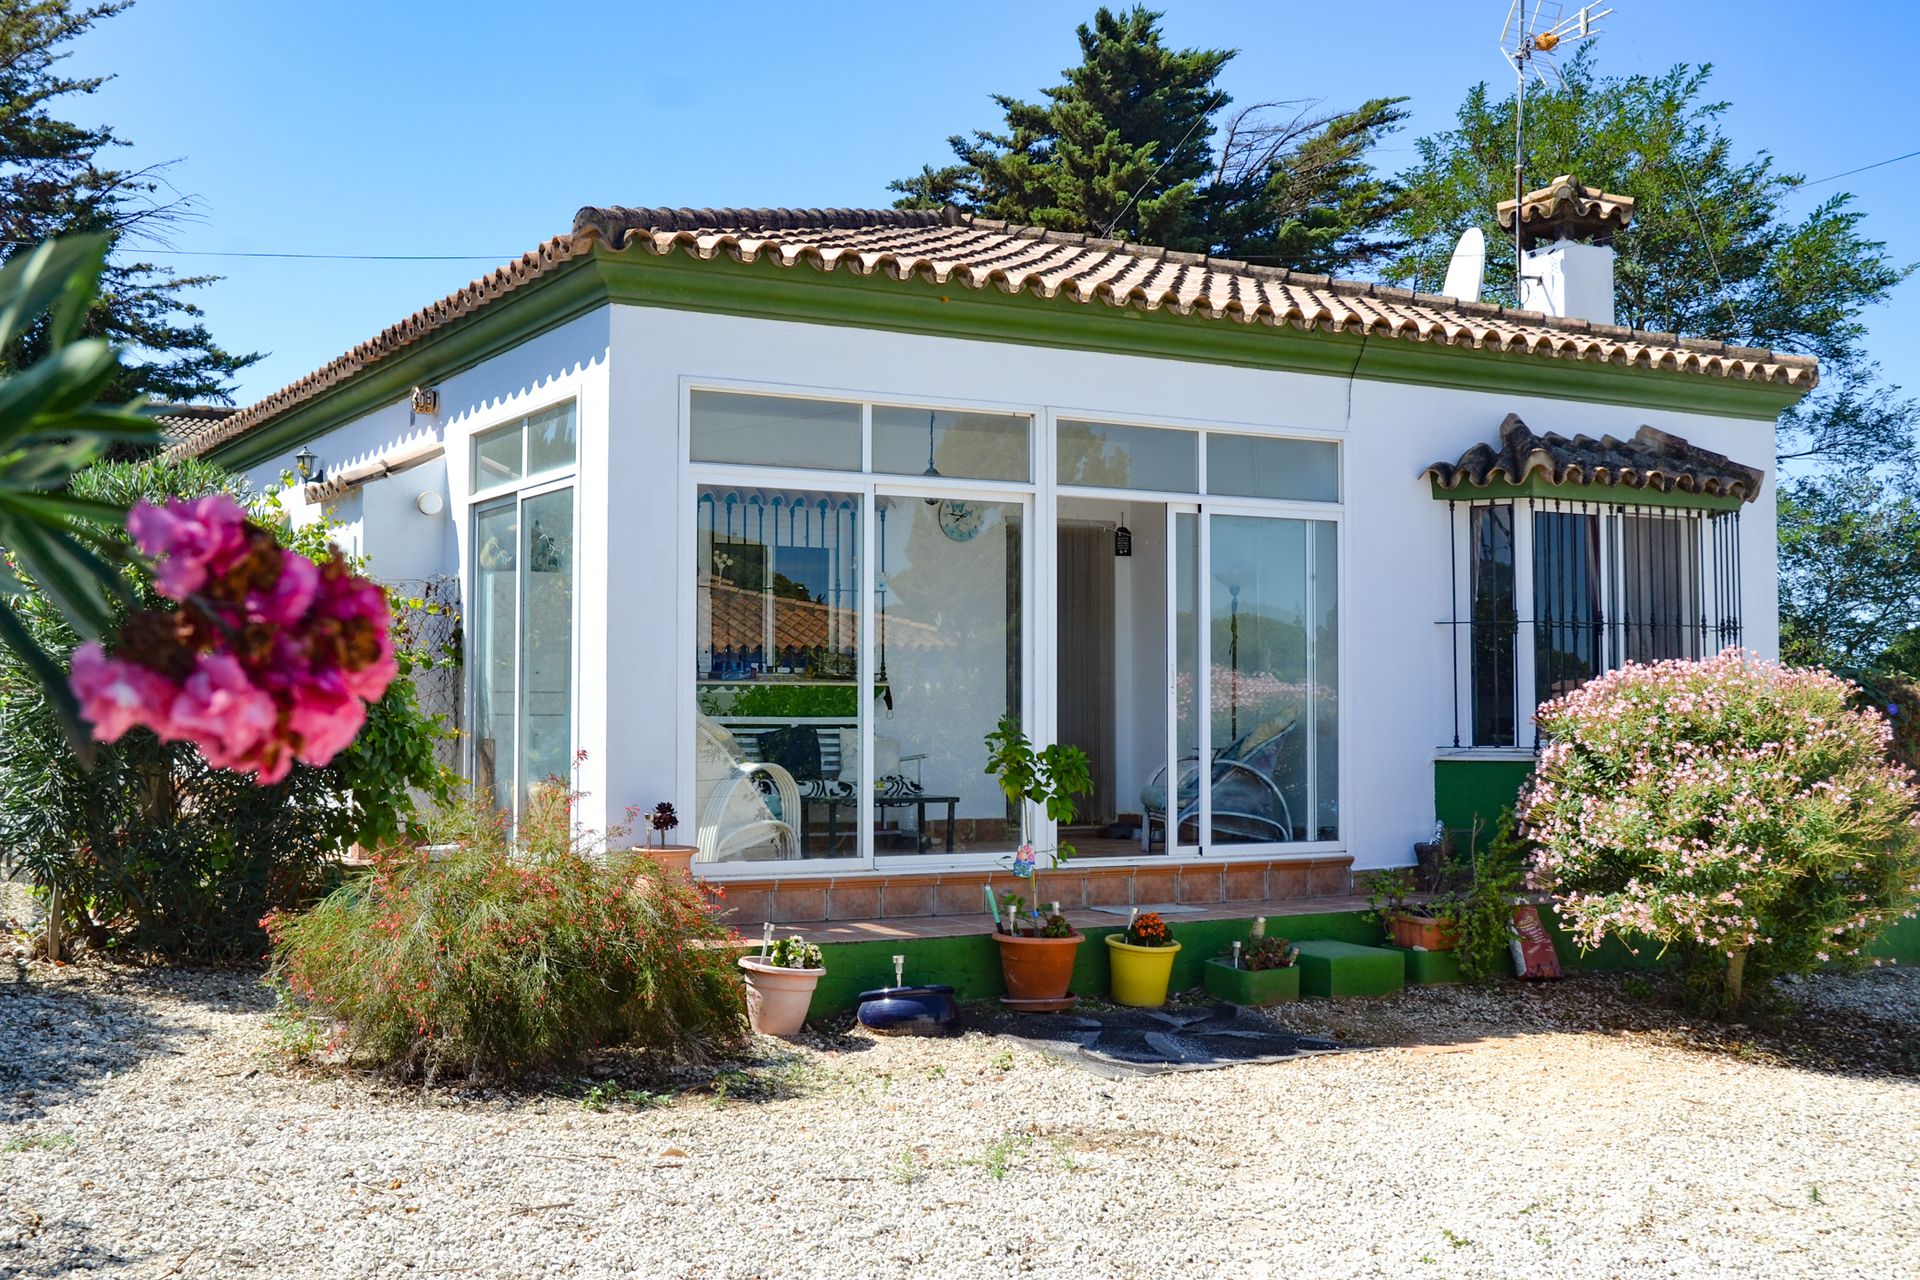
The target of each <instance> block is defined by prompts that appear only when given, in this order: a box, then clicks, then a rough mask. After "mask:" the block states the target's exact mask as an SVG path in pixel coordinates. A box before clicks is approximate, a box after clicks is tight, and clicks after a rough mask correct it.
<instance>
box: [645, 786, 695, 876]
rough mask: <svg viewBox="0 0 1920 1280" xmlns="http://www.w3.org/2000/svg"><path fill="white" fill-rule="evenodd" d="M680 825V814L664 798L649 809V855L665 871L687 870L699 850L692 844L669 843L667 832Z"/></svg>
mask: <svg viewBox="0 0 1920 1280" xmlns="http://www.w3.org/2000/svg"><path fill="white" fill-rule="evenodd" d="M679 825H680V815H679V814H677V813H675V812H674V809H673V806H672V805H671V804H669V803H668V802H667V801H665V800H662V801H661V802H660V803H659V804H657V805H655V806H653V808H651V809H649V810H647V856H648V857H650V858H652V859H653V860H654V861H655V862H657V863H659V864H660V869H661V870H663V871H686V870H687V869H688V868H689V867H690V866H691V864H692V862H693V855H694V854H696V853H698V852H699V850H698V849H696V848H695V847H694V846H692V845H690V844H668V843H667V833H668V832H669V831H672V830H673V829H674V828H675V827H678V826H679Z"/></svg>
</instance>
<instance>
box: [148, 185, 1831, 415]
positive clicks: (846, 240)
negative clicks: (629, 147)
mask: <svg viewBox="0 0 1920 1280" xmlns="http://www.w3.org/2000/svg"><path fill="white" fill-rule="evenodd" d="M1582 190H1584V189H1582ZM1596 194H1597V193H1596ZM1583 198H1585V197H1583ZM1603 199H1605V200H1613V199H1614V198H1613V197H1603ZM1616 203H1617V201H1616ZM596 245H603V246H605V247H606V248H607V249H611V250H613V251H615V252H639V253H649V254H654V255H658V256H665V255H669V254H673V253H684V254H687V255H688V256H690V257H693V258H696V259H701V260H712V259H715V258H718V257H721V256H723V255H724V256H725V257H727V258H730V259H732V260H735V261H739V262H748V263H750V262H754V261H757V260H759V259H761V258H763V257H764V258H771V259H773V260H774V261H776V262H778V263H779V264H780V265H782V266H785V267H790V268H797V267H799V266H800V265H801V264H803V263H804V264H806V265H809V266H812V267H814V268H817V269H819V270H824V271H833V270H836V269H839V268H841V267H845V268H846V269H847V270H849V271H852V272H854V273H855V274H858V275H863V276H871V275H875V274H882V273H883V274H885V275H886V276H887V277H888V278H891V279H895V280H903V281H904V280H907V279H910V278H919V279H922V280H926V281H929V282H932V283H935V284H945V283H948V282H949V281H953V280H958V281H960V282H961V283H963V284H965V285H967V286H968V287H971V288H975V289H985V288H987V287H989V286H991V287H994V288H998V289H1000V290H1002V291H1004V292H1007V293H1012V294H1018V293H1033V294H1036V295H1038V296H1040V297H1049V298H1050V297H1056V296H1059V295H1061V294H1065V295H1066V296H1067V297H1068V298H1071V299H1072V300H1074V301H1076V302H1081V303H1092V302H1095V301H1099V302H1103V303H1106V304H1108V305H1110V306H1123V307H1132V308H1136V309H1138V310H1142V311H1158V310H1164V311H1170V312H1172V313H1174V314H1176V315H1196V314H1197V315H1201V316H1206V317H1209V318H1217V319H1232V320H1236V321H1239V322H1241V323H1245V324H1254V323H1259V324H1267V325H1272V326H1275V327H1287V328H1295V329H1306V330H1319V331H1322V332H1326V333H1348V334H1354V335H1360V334H1368V335H1373V336H1377V337H1393V338H1402V339H1406V340H1408V341H1415V342H1433V343H1439V344H1441V345H1446V346H1462V347H1471V348H1475V349H1478V350H1489V351H1509V352H1524V353H1528V354H1533V355H1538V356H1543V357H1553V358H1559V359H1570V360H1582V361H1594V362H1603V363H1608V364H1615V365H1622V366H1627V367H1638V368H1647V369H1677V370H1681V371H1683V372H1687V373H1695V374H1701V375H1704V376H1710V377H1719V378H1727V379H1732V380H1734V381H1742V382H1764V383H1770V384H1775V385H1779V386H1784V387H1790V388H1794V389H1800V390H1804V389H1807V388H1810V387H1812V386H1813V385H1814V383H1815V382H1816V381H1817V379H1818V377H1819V373H1818V364H1817V362H1816V361H1815V360H1814V359H1813V358H1812V357H1809V356H1795V355H1779V354H1775V353H1773V352H1770V351H1753V350H1748V349H1746V348H1737V347H1729V346H1727V345H1725V344H1723V343H1716V342H1709V341H1703V340H1700V339H1693V338H1684V339H1683V338H1680V337H1677V336H1676V335H1674V334H1669V333H1640V332H1637V331H1633V330H1628V329H1621V328H1618V327H1615V326H1600V325H1590V324H1588V323H1587V322H1585V321H1580V320H1559V319H1549V318H1547V317H1545V316H1543V315H1540V314H1539V313H1537V312H1527V311H1517V310H1514V309H1511V308H1503V307H1498V306H1494V305H1492V304H1489V303H1479V302H1464V301H1460V300H1458V299H1452V298H1437V297H1433V296H1431V295H1424V294H1415V293H1413V292H1411V291H1409V290H1406V289H1395V288H1389V287H1387V286H1385V285H1376V284H1365V283H1358V282H1352V281H1343V280H1333V279H1330V278H1329V277H1326V276H1321V275H1309V274H1305V273H1298V272H1290V271H1285V270H1281V269H1279V268H1274V267H1262V266H1257V265H1249V264H1246V263H1242V262H1237V261H1232V260H1228V259H1220V260H1213V259H1208V258H1206V257H1204V256H1201V255H1198V254H1190V253H1174V252H1170V251H1168V250H1166V249H1162V248H1158V247H1156V246H1152V245H1137V244H1128V243H1125V242H1122V241H1117V240H1103V239H1100V238H1098V237H1095V236H1088V235H1084V234H1078V233H1068V232H1059V231H1047V230H1044V229H1042V228H1039V227H1025V226H1019V225H1017V224H1008V223H1004V222H997V221H993V220H991V219H986V218H971V217H967V216H965V215H962V214H960V213H957V212H956V211H954V210H951V209H945V210H938V211H934V210H900V209H824V210H813V209H646V208H637V209H629V208H622V207H610V208H595V207H588V208H585V209H582V210H580V212H579V213H578V214H576V215H575V217H574V229H573V231H572V233H571V234H569V235H564V236H558V237H556V238H554V239H552V240H550V241H548V242H547V243H546V244H544V245H542V246H540V248H539V249H537V250H535V251H534V252H532V253H529V254H527V255H525V256H524V257H522V258H520V259H519V260H518V261H515V262H512V263H509V264H508V265H506V266H504V267H502V268H500V269H499V270H497V271H495V272H493V273H492V274H490V275H488V276H486V277H484V278H482V279H480V280H476V281H475V282H474V283H472V284H470V285H468V286H467V287H466V288H464V289H461V290H459V291H458V292H456V293H454V294H452V295H450V296H448V297H446V298H444V299H442V300H441V301H439V302H436V303H434V304H433V305H432V306H430V307H427V308H426V309H424V310H422V311H419V312H417V313H415V314H414V315H412V316H409V317H408V318H407V319H405V320H402V321H401V322H400V323H399V324H396V325H394V326H392V327H391V328H389V329H387V330H385V331H384V332H382V333H380V334H379V335H377V336H375V337H374V338H372V339H370V340H368V341H367V342H364V343H362V344H361V345H360V346H358V347H355V348H354V349H353V350H352V351H349V352H347V353H346V354H345V355H343V356H341V357H339V358H338V359H336V360H334V361H333V362H331V363H330V364H328V365H326V366H325V367H323V368H321V369H319V370H317V371H315V372H314V373H311V374H309V375H307V376H306V377H305V378H302V379H301V380H300V381H298V382H295V383H293V384H292V385H291V386H288V387H286V388H284V389H282V390H280V391H277V392H275V393H274V394H272V395H270V396H268V397H266V398H265V399H263V400H261V401H259V402H258V403H256V404H254V405H251V406H249V407H248V408H246V409H243V410H241V411H240V412H238V413H235V414H233V415H231V416H230V417H228V418H226V419H225V420H224V421H222V422H221V423H219V424H217V425H215V426H213V427H211V428H209V429H208V430H205V431H202V432H199V433H197V434H195V435H194V436H193V437H192V439H191V440H190V441H187V442H183V443H182V444H180V445H176V446H175V452H186V453H196V452H201V451H204V450H206V449H210V448H213V447H215V446H216V445H219V444H222V443H225V442H226V441H228V440H231V439H233V438H235V437H237V436H239V435H241V434H243V433H245V432H247V431H250V430H252V429H253V428H255V427H257V426H259V425H260V424H262V423H264V422H267V421H269V420H270V419H272V418H274V417H276V416H277V415H279V414H280V413H283V412H285V411H286V410H288V409H290V408H292V407H294V406H295V405H297V404H299V403H301V402H302V401H305V400H308V399H311V398H312V397H314V396H316V395H319V394H321V393H322V392H324V391H326V390H328V389H329V388H331V387H333V386H335V385H337V384H339V383H340V382H343V381H345V380H346V379H348V378H351V377H353V376H354V375H355V374H357V373H359V372H360V371H361V370H363V369H366V368H368V367H370V366H372V365H373V364H375V363H377V362H379V361H380V360H382V359H384V358H385V357H387V356H389V355H392V354H394V353H395V352H398V351H400V350H402V349H404V348H405V347H407V346H409V345H410V344H412V343H414V342H417V341H419V340H421V339H422V338H424V337H426V336H427V335H428V334H431V333H433V332H434V331H436V330H438V329H441V328H443V327H445V326H447V325H449V324H453V323H455V322H457V321H459V320H460V319H462V318H463V317H465V316H467V315H470V314H471V313H473V312H474V311H476V310H478V309H479V308H481V307H484V306H486V305H488V304H489V303H491V302H494V301H496V300H497V299H500V298H502V297H505V296H506V295H508V294H510V293H512V292H514V291H515V290H516V289H519V288H521V287H523V286H525V285H528V284H531V283H533V282H534V281H536V280H538V279H539V278H540V277H541V276H543V275H545V274H547V273H548V272H551V271H554V270H556V269H558V268H560V267H562V266H564V265H566V264H567V263H569V262H571V261H573V260H575V259H577V258H580V257H584V256H586V255H588V254H590V253H591V252H593V250H594V247H595V246H596Z"/></svg>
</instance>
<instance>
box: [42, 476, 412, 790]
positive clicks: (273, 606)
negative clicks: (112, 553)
mask: <svg viewBox="0 0 1920 1280" xmlns="http://www.w3.org/2000/svg"><path fill="white" fill-rule="evenodd" d="M127 530H128V532H129V533H131V534H132V535H133V540H134V542H135V544H136V545H137V546H138V547H139V548H140V550H141V551H142V552H144V553H145V554H146V555H147V556H149V557H150V558H152V559H153V561H154V571H153V580H154V587H155V589H156V590H158V591H159V592H160V594H161V595H163V596H166V597H168V598H169V599H170V600H172V601H173V602H174V607H171V608H154V609H144V610H140V611H138V612H135V613H132V614H129V615H128V616H127V618H126V619H125V621H124V622H123V623H122V624H121V628H120V632H119V635H118V637H117V638H116V639H115V641H114V646H113V652H112V654H111V655H109V654H108V652H107V650H106V649H105V648H104V647H102V646H101V645H100V644H99V643H97V642H94V643H88V644H84V645H81V646H80V647H79V648H78V649H77V650H75V651H74V655H73V677H72V685H73V692H74V696H75V697H76V698H77V699H78V700H79V703H80V714H81V716H82V718H84V719H85V720H86V721H87V722H88V723H89V724H91V725H92V726H93V732H94V736H95V737H96V738H97V739H98V740H99V741H101V742H115V741H117V740H118V739H119V738H120V737H121V736H122V735H124V734H125V733H126V732H127V731H128V730H129V729H132V728H133V727H135V726H136V725H139V726H144V727H145V728H147V729H150V730H152V731H153V733H154V734H155V735H156V736H157V737H159V739H160V740H161V741H162V742H191V743H193V744H195V745H196V746H198V747H199V748H200V752H201V754H202V755H204V756H205V757H206V759H207V763H209V764H211V765H213V766H214V767H215V768H217V769H230V770H233V771H235V772H239V773H246V774H251V775H253V777H254V778H255V779H256V780H257V781H259V782H260V783H262V784H269V783H275V782H279V781H280V780H281V779H283V778H285V777H286V776H287V774H288V773H289V772H290V771H291V770H292V768H293V766H294V763H295V762H296V761H298V762H299V763H301V764H307V765H324V764H327V763H328V762H329V761H331V760H332V759H333V758H334V757H335V756H336V755H338V754H340V752H342V751H344V750H345V749H346V748H347V747H348V746H349V745H351V744H352V742H353V739H354V735H355V734H357V733H358V732H359V731H360V727H361V726H362V725H363V724H365V723H366V719H367V704H368V703H371V702H378V701H379V700H380V697H381V695H382V694H384V693H385V692H386V690H387V686H388V685H389V684H391V683H392V682H393V678H394V676H395V675H396V674H398V670H399V668H398V665H397V663H396V661H395V658H394V652H393V636H392V632H393V615H392V613H391V611H390V610H389V608H388V605H387V595H386V592H385V591H384V590H383V589H382V588H381V587H380V586H379V584H377V583H374V582H370V581H368V580H367V579H365V578H363V577H361V576H360V575H359V574H357V573H355V572H354V571H353V568H352V566H351V565H349V564H348V563H347V560H346V558H345V557H344V556H342V555H341V554H340V552H339V551H338V550H337V549H334V548H331V547H329V548H328V549H327V551H326V553H325V555H324V557H323V558H321V559H320V560H318V561H317V562H316V561H315V560H313V559H310V558H309V557H307V556H304V555H301V554H300V553H299V552H297V551H293V550H291V549H288V548H284V547H282V546H280V544H279V541H278V539H277V538H276V537H275V535H274V533H273V531H272V530H270V529H268V528H266V527H265V526H263V525H259V524H256V523H253V522H252V521H250V520H248V518H247V512H246V509H245V508H243V507H242V506H241V505H240V504H239V503H238V502H237V501H235V500H234V499H233V498H232V497H231V496H230V495H228V494H225V493H212V494H208V495H207V496H205V497H202V498H197V499H186V498H169V499H167V500H166V501H165V502H163V503H161V504H159V505H155V504H153V503H151V502H145V501H143V502H140V503H137V504H136V505H135V506H134V507H133V509H132V511H131V513H130V514H129V515H128V517H127Z"/></svg>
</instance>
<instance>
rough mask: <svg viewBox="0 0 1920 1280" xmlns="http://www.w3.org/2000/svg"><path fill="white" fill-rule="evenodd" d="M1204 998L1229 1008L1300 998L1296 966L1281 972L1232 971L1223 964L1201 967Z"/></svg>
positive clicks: (1233, 969)
mask: <svg viewBox="0 0 1920 1280" xmlns="http://www.w3.org/2000/svg"><path fill="white" fill-rule="evenodd" d="M1202 969H1203V970H1204V975H1203V979H1202V980H1203V981H1204V982H1205V983H1206V987H1207V994H1208V995H1210V996H1212V997H1213V998H1214V999H1215V1000H1225V1001H1227V1002H1228V1003H1229V1004H1278V1003H1280V1002H1281V1001H1282V1000H1298V999H1299V998H1300V966H1299V965H1297V964H1294V965H1288V966H1287V967H1286V968H1284V969H1258V970H1253V969H1236V968H1234V967H1233V966H1232V965H1230V964H1228V963H1227V962H1226V961H1225V960H1221V959H1217V958H1216V959H1211V960H1208V961H1207V963H1206V964H1205V965H1203V966H1202Z"/></svg>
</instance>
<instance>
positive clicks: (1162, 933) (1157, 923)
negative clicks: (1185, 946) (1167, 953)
mask: <svg viewBox="0 0 1920 1280" xmlns="http://www.w3.org/2000/svg"><path fill="white" fill-rule="evenodd" d="M1121 941H1123V942H1125V943H1126V944H1127V945H1128V946H1132V947H1170V946H1172V945H1173V931H1172V930H1170V929H1168V928H1167V922H1166V921H1164V920H1162V919H1161V918H1160V913H1159V912H1158V911H1149V912H1147V913H1146V914H1145V915H1141V916H1135V917H1134V919H1133V923H1132V924H1130V925H1128V926H1127V932H1126V936H1125V937H1124V938H1122V939H1121Z"/></svg>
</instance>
